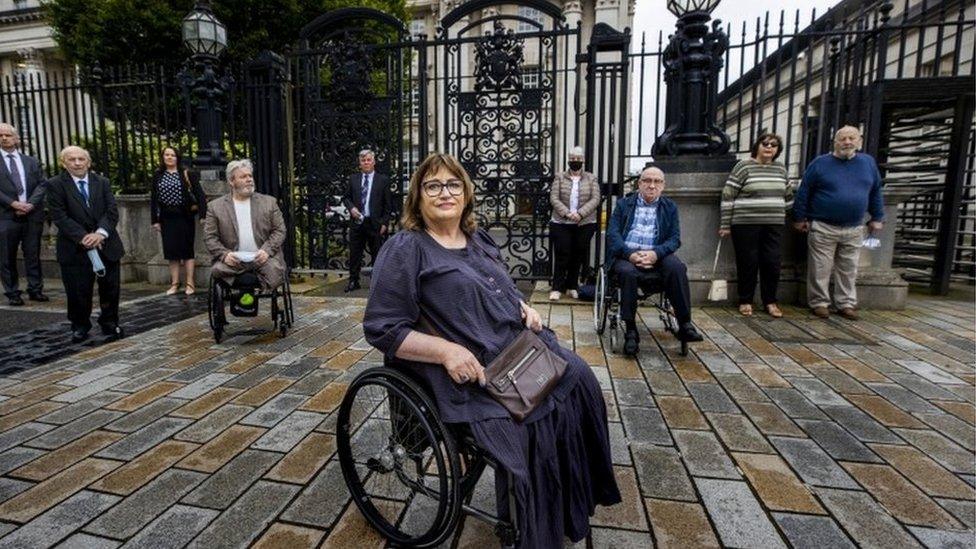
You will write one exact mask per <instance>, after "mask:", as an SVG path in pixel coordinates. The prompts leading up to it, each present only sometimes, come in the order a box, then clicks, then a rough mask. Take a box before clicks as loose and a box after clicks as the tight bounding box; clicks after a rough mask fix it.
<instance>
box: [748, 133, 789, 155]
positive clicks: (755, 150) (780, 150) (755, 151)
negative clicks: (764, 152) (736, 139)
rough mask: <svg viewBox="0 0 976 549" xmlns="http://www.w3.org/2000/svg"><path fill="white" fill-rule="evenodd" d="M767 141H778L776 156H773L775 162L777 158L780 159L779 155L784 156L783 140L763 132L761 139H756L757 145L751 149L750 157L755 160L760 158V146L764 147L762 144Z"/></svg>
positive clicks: (753, 145)
mask: <svg viewBox="0 0 976 549" xmlns="http://www.w3.org/2000/svg"><path fill="white" fill-rule="evenodd" d="M767 139H775V140H776V155H775V156H773V160H776V159H777V158H779V155H781V154H783V138H782V137H780V136H778V135H776V134H775V133H771V132H763V133H761V134H759V137H757V138H756V141H755V143H753V144H752V148H751V149H749V154H750V156H752V157H753V158H756V157H757V156H759V145H762V142H763V141H766V140H767Z"/></svg>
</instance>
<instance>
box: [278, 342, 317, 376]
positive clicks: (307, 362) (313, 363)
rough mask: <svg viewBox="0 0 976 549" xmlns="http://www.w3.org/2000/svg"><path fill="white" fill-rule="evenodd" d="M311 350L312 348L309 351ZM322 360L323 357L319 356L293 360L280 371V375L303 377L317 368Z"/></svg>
mask: <svg viewBox="0 0 976 549" xmlns="http://www.w3.org/2000/svg"><path fill="white" fill-rule="evenodd" d="M311 351H312V349H310V350H309V351H307V352H311ZM303 354H305V353H303ZM321 362H322V359H319V358H303V359H301V360H298V361H296V362H292V363H291V364H289V365H288V366H285V367H284V368H283V369H282V370H281V371H280V372H278V375H279V376H280V377H285V378H288V379H301V378H302V377H303V376H304V375H305V374H308V373H309V372H314V371H315V370H317V369H318V368H319V365H320V364H321Z"/></svg>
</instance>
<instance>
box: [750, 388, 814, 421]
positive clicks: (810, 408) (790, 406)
mask: <svg viewBox="0 0 976 549" xmlns="http://www.w3.org/2000/svg"><path fill="white" fill-rule="evenodd" d="M765 391H766V394H767V395H769V398H771V399H773V402H775V403H776V404H777V405H778V406H779V407H780V408H782V409H783V411H784V412H786V415H788V416H790V417H791V418H793V419H827V416H825V415H824V413H823V412H821V411H820V409H818V408H817V407H816V406H814V405H813V403H811V402H810V401H809V400H807V397H805V396H803V395H802V394H800V392H799V391H797V390H796V389H787V388H784V387H769V388H767V389H765Z"/></svg>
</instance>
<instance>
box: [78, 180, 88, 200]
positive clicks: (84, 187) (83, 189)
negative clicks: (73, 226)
mask: <svg viewBox="0 0 976 549" xmlns="http://www.w3.org/2000/svg"><path fill="white" fill-rule="evenodd" d="M87 185H88V182H87V181H85V180H84V179H81V180H79V181H78V187H79V188H80V189H81V197H82V198H84V199H85V206H87V205H88V188H87Z"/></svg>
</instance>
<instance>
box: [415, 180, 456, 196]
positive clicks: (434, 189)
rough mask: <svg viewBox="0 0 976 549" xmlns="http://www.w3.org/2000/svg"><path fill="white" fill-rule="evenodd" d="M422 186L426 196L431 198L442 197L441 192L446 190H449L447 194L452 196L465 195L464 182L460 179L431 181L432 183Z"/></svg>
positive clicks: (425, 183) (425, 182) (428, 182)
mask: <svg viewBox="0 0 976 549" xmlns="http://www.w3.org/2000/svg"><path fill="white" fill-rule="evenodd" d="M421 185H422V186H423V189H424V194H426V195H427V196H429V197H431V198H437V197H438V196H440V194H441V191H443V190H444V189H447V193H448V194H449V195H451V196H461V195H462V194H464V182H463V181H461V180H460V179H448V180H447V181H441V180H440V179H431V180H430V181H424V182H423V183H422V184H421Z"/></svg>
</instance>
